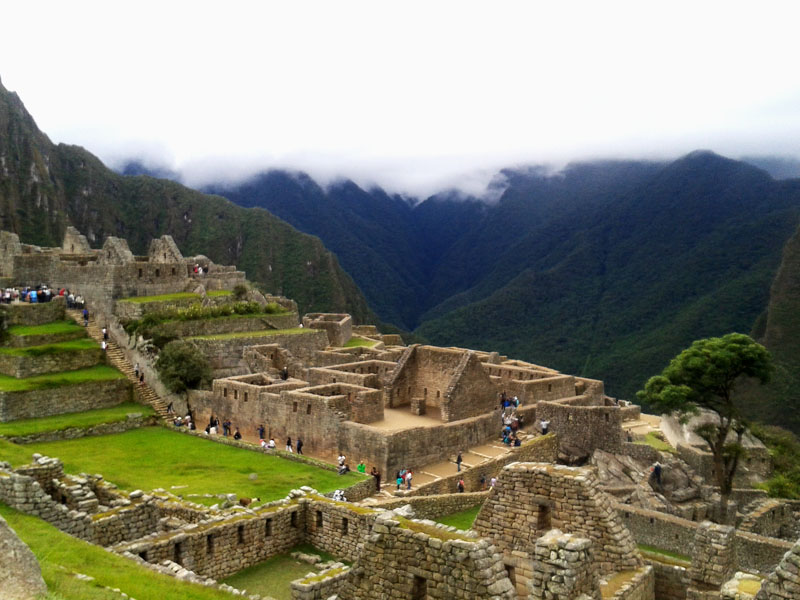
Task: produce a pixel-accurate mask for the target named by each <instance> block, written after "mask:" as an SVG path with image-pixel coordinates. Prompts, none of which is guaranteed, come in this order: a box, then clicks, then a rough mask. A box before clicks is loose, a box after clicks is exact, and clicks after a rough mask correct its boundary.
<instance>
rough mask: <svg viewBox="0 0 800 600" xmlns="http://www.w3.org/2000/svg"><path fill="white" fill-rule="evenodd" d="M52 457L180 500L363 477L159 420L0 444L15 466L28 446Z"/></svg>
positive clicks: (266, 493)
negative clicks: (119, 429)
mask: <svg viewBox="0 0 800 600" xmlns="http://www.w3.org/2000/svg"><path fill="white" fill-rule="evenodd" d="M34 452H38V453H40V454H43V455H45V456H53V457H58V458H60V459H61V461H62V462H63V463H64V469H65V471H66V472H68V473H73V474H78V473H100V474H102V475H103V476H104V477H105V478H106V479H107V480H108V481H110V482H112V483H114V484H116V485H118V486H119V487H120V488H122V489H124V490H129V491H132V490H135V489H142V490H152V489H155V488H163V489H166V490H170V491H172V492H173V493H175V494H178V495H180V496H183V497H184V498H186V499H187V500H192V501H195V502H200V503H203V504H207V505H211V504H215V503H216V502H217V501H218V499H217V498H206V497H205V495H206V494H211V495H217V494H237V495H238V496H244V497H248V498H256V497H258V498H261V500H262V501H264V502H269V501H272V500H278V499H280V498H283V497H285V496H286V494H288V492H289V491H291V490H292V489H296V488H298V487H300V486H303V485H308V486H311V487H313V488H315V489H317V490H319V491H320V492H322V493H327V492H331V491H333V490H336V489H338V488H345V487H349V486H351V485H353V484H355V483H358V481H360V480H361V479H363V478H364V476H363V475H360V474H358V473H348V474H346V475H337V474H336V472H335V471H328V470H326V469H323V468H320V467H315V466H312V465H309V464H305V463H301V462H295V461H291V460H287V459H284V458H280V457H277V456H271V455H267V454H265V453H263V452H260V451H251V450H246V449H242V448H236V447H233V446H227V445H224V444H219V443H216V442H213V441H211V440H206V439H203V438H202V437H198V436H193V435H188V434H185V433H179V432H176V431H171V430H169V429H165V428H163V427H144V428H142V429H135V430H131V431H128V432H125V433H120V434H114V435H105V436H97V437H85V438H80V439H75V440H66V441H59V442H46V443H36V444H28V445H25V446H14V445H12V444H7V443H6V444H5V445H0V457H4V456H6V455H11V456H9V457H8V458H1V459H2V460H10V462H12V464H14V465H15V466H18V465H21V464H25V463H27V462H29V461H30V459H31V454H33V453H34Z"/></svg>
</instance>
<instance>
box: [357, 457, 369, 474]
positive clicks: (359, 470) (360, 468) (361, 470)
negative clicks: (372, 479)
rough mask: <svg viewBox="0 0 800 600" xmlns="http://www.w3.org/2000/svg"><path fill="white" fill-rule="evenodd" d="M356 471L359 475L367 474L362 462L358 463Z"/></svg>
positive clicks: (365, 466)
mask: <svg viewBox="0 0 800 600" xmlns="http://www.w3.org/2000/svg"><path fill="white" fill-rule="evenodd" d="M356 471H358V472H359V473H366V472H367V465H365V464H364V461H363V460H362V461H361V462H360V463H358V466H357V467H356Z"/></svg>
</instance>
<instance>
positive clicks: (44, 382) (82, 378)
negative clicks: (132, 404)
mask: <svg viewBox="0 0 800 600" xmlns="http://www.w3.org/2000/svg"><path fill="white" fill-rule="evenodd" d="M124 378H125V375H123V374H122V373H120V372H119V371H117V370H116V369H114V368H113V367H108V366H106V365H97V366H95V367H89V368H88V369H77V370H75V371H61V372H59V373H50V374H48V375H37V376H36V377H27V378H25V379H16V378H14V377H8V376H6V375H0V392H24V391H30V390H41V389H47V388H54V387H61V386H64V385H76V384H79V383H86V382H89V381H109V380H113V379H124Z"/></svg>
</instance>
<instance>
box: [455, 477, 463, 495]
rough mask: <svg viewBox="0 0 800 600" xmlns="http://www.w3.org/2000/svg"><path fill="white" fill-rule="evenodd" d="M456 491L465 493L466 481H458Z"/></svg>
mask: <svg viewBox="0 0 800 600" xmlns="http://www.w3.org/2000/svg"><path fill="white" fill-rule="evenodd" d="M456 489H457V490H458V492H459V493H462V492H463V491H464V479H463V478H462V479H459V480H458V484H456Z"/></svg>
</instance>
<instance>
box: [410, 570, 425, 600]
mask: <svg viewBox="0 0 800 600" xmlns="http://www.w3.org/2000/svg"><path fill="white" fill-rule="evenodd" d="M427 597H428V580H427V579H425V578H424V577H420V576H419V575H414V583H413V584H412V586H411V600H425V599H426V598H427Z"/></svg>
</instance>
